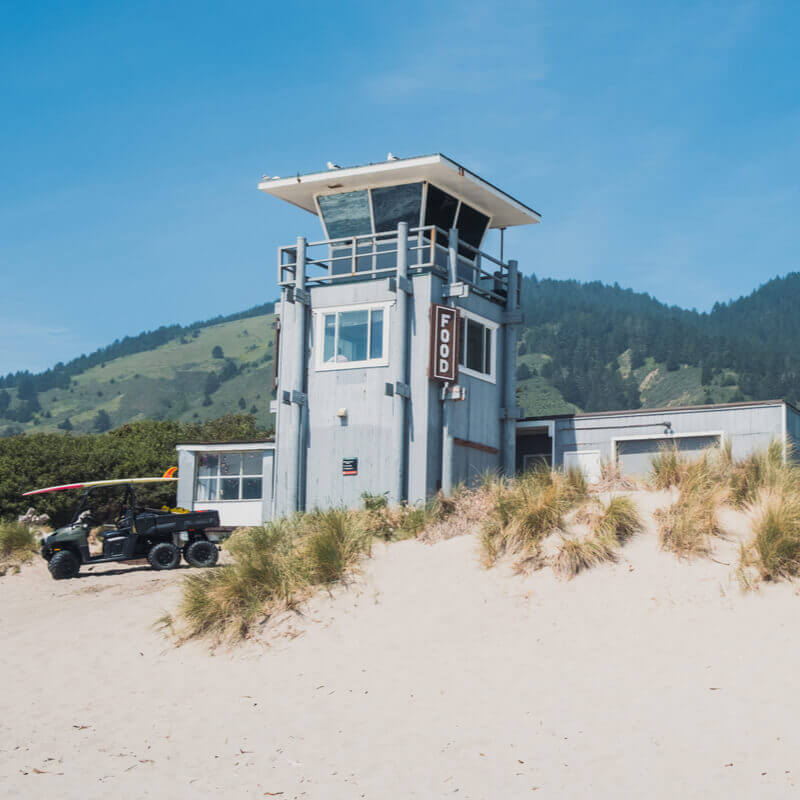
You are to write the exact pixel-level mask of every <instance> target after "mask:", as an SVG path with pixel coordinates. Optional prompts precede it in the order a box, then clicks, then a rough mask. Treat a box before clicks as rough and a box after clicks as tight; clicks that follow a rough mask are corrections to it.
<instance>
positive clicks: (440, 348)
mask: <svg viewBox="0 0 800 800" xmlns="http://www.w3.org/2000/svg"><path fill="white" fill-rule="evenodd" d="M428 375H429V376H430V378H431V380H435V381H444V382H445V383H455V382H456V380H458V309H457V308H452V307H451V306H442V305H439V304H438V303H433V304H432V305H431V352H430V364H429V366H428Z"/></svg>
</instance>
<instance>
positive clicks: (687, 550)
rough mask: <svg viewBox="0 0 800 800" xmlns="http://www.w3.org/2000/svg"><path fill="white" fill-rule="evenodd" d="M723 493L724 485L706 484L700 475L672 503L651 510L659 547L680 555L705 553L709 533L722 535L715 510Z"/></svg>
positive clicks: (710, 537) (689, 555)
mask: <svg viewBox="0 0 800 800" xmlns="http://www.w3.org/2000/svg"><path fill="white" fill-rule="evenodd" d="M726 497H727V487H726V486H724V485H719V484H717V485H714V484H711V485H706V484H703V483H702V481H701V480H700V478H698V480H697V482H694V483H690V484H687V485H686V486H685V487H684V488H683V489H682V490H681V493H680V495H679V496H678V500H677V501H676V502H675V503H673V504H672V505H671V506H670V507H669V508H667V509H659V510H658V511H656V512H655V514H654V516H655V519H656V522H657V524H658V537H659V542H660V543H661V547H662V548H663V549H664V550H669V551H671V552H673V553H675V554H676V555H677V556H678V557H679V558H692V557H694V556H700V555H708V554H709V553H710V552H711V539H712V537H715V536H721V535H722V530H721V528H720V526H719V518H718V514H719V508H720V506H721V505H722V504H723V503H724V502H725V498H726Z"/></svg>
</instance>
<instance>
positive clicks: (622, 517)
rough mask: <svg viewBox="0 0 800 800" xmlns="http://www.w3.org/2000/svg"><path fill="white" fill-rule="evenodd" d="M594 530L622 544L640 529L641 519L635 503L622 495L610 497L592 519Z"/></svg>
mask: <svg viewBox="0 0 800 800" xmlns="http://www.w3.org/2000/svg"><path fill="white" fill-rule="evenodd" d="M593 527H594V532H595V533H596V534H598V535H600V536H609V537H611V539H613V540H614V541H615V542H616V543H617V544H618V545H623V544H625V542H627V541H628V539H630V538H631V537H632V536H635V535H636V534H637V533H639V531H641V530H642V519H641V517H640V516H639V510H638V509H637V507H636V503H634V502H633V500H631V498H630V497H625V496H623V495H620V496H617V497H612V498H611V499H610V500H609V501H608V503H607V504H606V505H605V506H604V507H603V508H602V511H601V513H600V514H599V515H598V516H597V518H596V520H594V525H593Z"/></svg>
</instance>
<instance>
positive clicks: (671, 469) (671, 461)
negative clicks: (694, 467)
mask: <svg viewBox="0 0 800 800" xmlns="http://www.w3.org/2000/svg"><path fill="white" fill-rule="evenodd" d="M687 463H688V462H687V459H686V456H684V455H683V454H682V453H680V452H678V448H677V447H662V448H661V449H660V450H659V452H658V455H656V456H654V457H653V459H652V460H651V462H650V485H651V486H652V487H653V488H654V489H671V488H672V487H673V486H678V485H679V484H680V482H681V478H682V477H683V473H684V470H685V468H686V464H687Z"/></svg>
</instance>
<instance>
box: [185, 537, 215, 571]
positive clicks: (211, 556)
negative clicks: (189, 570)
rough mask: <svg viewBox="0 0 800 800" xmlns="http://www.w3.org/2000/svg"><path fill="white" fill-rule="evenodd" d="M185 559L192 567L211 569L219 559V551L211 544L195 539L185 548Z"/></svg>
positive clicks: (204, 540)
mask: <svg viewBox="0 0 800 800" xmlns="http://www.w3.org/2000/svg"><path fill="white" fill-rule="evenodd" d="M185 558H186V561H187V563H189V564H191V565H192V566H193V567H213V566H214V564H216V563H217V559H218V558H219V551H218V550H217V546H216V545H215V544H214V543H213V542H209V541H207V540H206V539H196V540H195V541H194V542H192V543H191V544H189V546H188V547H187V548H186V551H185Z"/></svg>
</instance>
